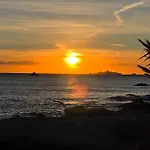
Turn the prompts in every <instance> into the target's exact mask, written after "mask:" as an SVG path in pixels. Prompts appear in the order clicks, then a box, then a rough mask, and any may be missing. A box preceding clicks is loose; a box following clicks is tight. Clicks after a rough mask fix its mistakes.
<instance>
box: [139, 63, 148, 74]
mask: <svg viewBox="0 0 150 150" xmlns="http://www.w3.org/2000/svg"><path fill="white" fill-rule="evenodd" d="M137 66H138V67H139V68H141V69H142V70H143V71H144V72H146V73H148V74H150V70H149V69H148V68H146V67H143V66H141V65H137Z"/></svg>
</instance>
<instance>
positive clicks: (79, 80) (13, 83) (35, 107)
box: [0, 74, 150, 118]
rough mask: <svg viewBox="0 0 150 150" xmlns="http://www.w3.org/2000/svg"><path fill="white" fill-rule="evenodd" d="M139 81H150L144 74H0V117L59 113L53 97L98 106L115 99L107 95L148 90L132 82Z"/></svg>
mask: <svg viewBox="0 0 150 150" xmlns="http://www.w3.org/2000/svg"><path fill="white" fill-rule="evenodd" d="M142 81H144V82H146V83H148V84H150V79H149V78H148V77H146V76H116V77H115V76H114V77H113V76H112V77H110V76H107V77H106V76H105V77H103V76H94V75H39V76H29V75H28V74H0V118H4V117H11V116H13V115H15V114H22V115H23V114H24V115H25V114H28V113H33V112H34V113H43V114H45V115H48V116H61V115H62V114H63V113H64V112H63V110H64V106H63V105H61V104H59V103H57V102H55V101H60V102H62V103H64V104H66V107H72V106H74V105H84V106H86V107H98V106H102V105H104V104H113V103H115V102H114V101H112V102H111V101H110V100H108V99H109V97H114V96H119V95H122V96H124V95H126V94H135V95H148V94H150V87H136V86H134V85H135V84H136V83H139V82H142ZM122 102H123V101H122Z"/></svg>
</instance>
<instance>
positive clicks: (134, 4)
mask: <svg viewBox="0 0 150 150" xmlns="http://www.w3.org/2000/svg"><path fill="white" fill-rule="evenodd" d="M143 4H144V1H140V2H135V3H132V4H129V5H126V6H124V7H123V8H121V9H119V10H116V11H115V12H114V15H115V16H116V21H117V25H118V26H120V25H122V24H123V23H124V21H123V20H122V19H121V17H120V13H121V12H125V11H127V10H129V9H132V8H134V7H137V6H139V5H143Z"/></svg>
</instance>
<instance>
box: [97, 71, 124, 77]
mask: <svg viewBox="0 0 150 150" xmlns="http://www.w3.org/2000/svg"><path fill="white" fill-rule="evenodd" d="M95 74H96V75H104V76H121V75H122V74H121V73H119V72H112V71H105V72H98V73H95Z"/></svg>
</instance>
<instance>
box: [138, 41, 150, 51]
mask: <svg viewBox="0 0 150 150" xmlns="http://www.w3.org/2000/svg"><path fill="white" fill-rule="evenodd" d="M138 40H139V42H140V43H142V45H143V46H145V47H146V48H148V49H149V48H150V45H149V44H146V43H144V42H143V41H142V40H140V39H138Z"/></svg>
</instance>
